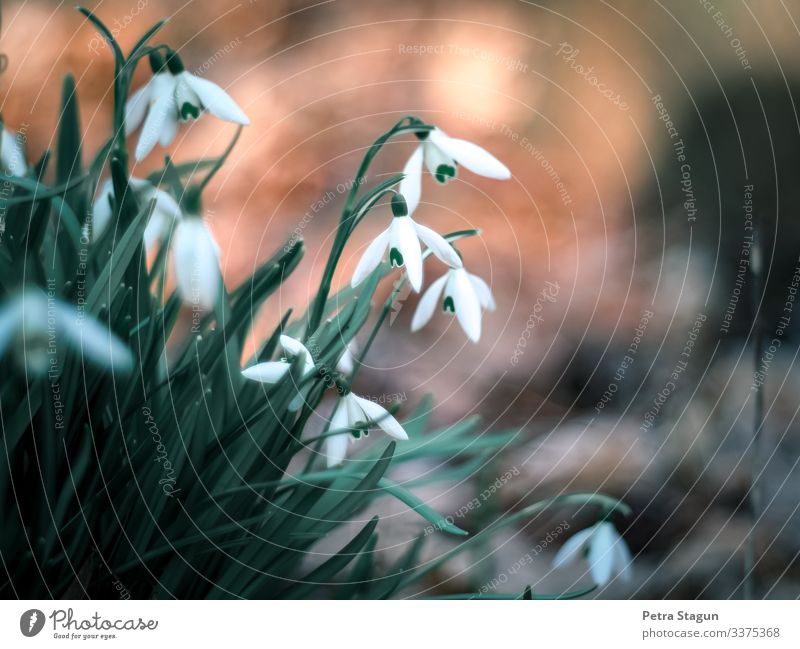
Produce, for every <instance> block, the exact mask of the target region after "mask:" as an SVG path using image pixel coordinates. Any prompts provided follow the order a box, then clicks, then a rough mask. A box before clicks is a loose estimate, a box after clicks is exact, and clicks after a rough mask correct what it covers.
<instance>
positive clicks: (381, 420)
mask: <svg viewBox="0 0 800 649" xmlns="http://www.w3.org/2000/svg"><path fill="white" fill-rule="evenodd" d="M365 426H378V427H379V428H380V429H381V430H383V432H385V433H386V434H387V435H389V437H393V438H394V439H398V440H401V441H405V440H407V439H408V433H406V431H405V430H404V429H403V427H402V426H401V425H400V423H399V422H398V421H397V420H396V419H395V418H394V417H393V416H392V415H391V414H390V413H389V411H388V410H386V409H385V408H384V407H383V406H381V405H379V404H377V403H375V402H374V401H370V400H369V399H365V398H364V397H359V396H358V395H356V394H353V393H352V392H348V393H347V394H346V395H344V396H343V397H342V398H341V399H339V403H337V404H336V408H335V409H334V411H333V415H332V416H331V428H332V429H333V430H334V431H336V430H347V429H349V430H350V432H346V433H341V434H339V435H331V436H330V437H328V438H327V440H326V442H325V457H326V461H327V464H328V467H329V468H330V467H334V466H336V465H338V464H341V463H342V461H343V460H344V458H345V456H346V455H347V447H348V445H349V444H350V443H351V442H353V440H354V439H355V437H356V436H360V431H361V430H362V429H363V428H364V427H365Z"/></svg>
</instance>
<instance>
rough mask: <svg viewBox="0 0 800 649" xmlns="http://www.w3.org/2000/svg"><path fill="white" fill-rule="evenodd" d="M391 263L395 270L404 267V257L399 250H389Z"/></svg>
mask: <svg viewBox="0 0 800 649" xmlns="http://www.w3.org/2000/svg"><path fill="white" fill-rule="evenodd" d="M389 261H390V262H391V264H392V266H394V267H395V268H399V267H400V266H402V265H403V255H401V254H400V251H399V250H398V249H397V248H391V249H390V250H389Z"/></svg>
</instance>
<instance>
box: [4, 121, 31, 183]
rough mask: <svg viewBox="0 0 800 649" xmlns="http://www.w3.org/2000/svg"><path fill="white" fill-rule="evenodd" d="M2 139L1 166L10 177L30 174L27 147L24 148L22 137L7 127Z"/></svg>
mask: <svg viewBox="0 0 800 649" xmlns="http://www.w3.org/2000/svg"><path fill="white" fill-rule="evenodd" d="M1 137H2V141H0V166H2V169H3V171H4V172H5V173H7V174H8V175H9V176H24V175H25V174H26V173H28V164H27V162H25V147H23V146H22V142H21V141H20V137H19V136H18V135H14V134H13V133H12V132H11V131H9V130H8V129H7V128H5V127H4V128H3V133H2V136H1Z"/></svg>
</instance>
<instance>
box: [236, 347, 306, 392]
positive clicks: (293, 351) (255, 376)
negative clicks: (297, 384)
mask: <svg viewBox="0 0 800 649" xmlns="http://www.w3.org/2000/svg"><path fill="white" fill-rule="evenodd" d="M280 342H281V347H283V349H284V351H285V352H286V357H285V358H282V359H281V360H279V361H269V362H266V363H258V364H256V365H253V366H252V367H248V368H245V369H244V370H242V375H243V376H244V377H245V378H246V379H251V380H253V381H258V382H259V383H266V384H268V385H272V384H274V383H277V382H278V381H280V380H281V379H282V378H283V377H284V376H286V373H287V372H288V371H289V367H290V366H291V359H293V358H296V357H297V356H301V355H302V356H303V358H304V360H303V376H304V377H305V376H308V375H309V374H311V373H312V372H313V371H314V359H313V358H312V357H311V352H309V351H308V349H306V347H305V345H303V343H301V342H300V341H299V340H295V339H294V338H291V337H290V336H285V335H284V336H281V338H280Z"/></svg>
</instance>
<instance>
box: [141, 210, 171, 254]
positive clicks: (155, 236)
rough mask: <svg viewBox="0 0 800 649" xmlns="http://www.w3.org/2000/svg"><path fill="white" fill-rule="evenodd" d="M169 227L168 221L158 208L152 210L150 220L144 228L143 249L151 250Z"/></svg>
mask: <svg viewBox="0 0 800 649" xmlns="http://www.w3.org/2000/svg"><path fill="white" fill-rule="evenodd" d="M168 227H169V221H168V220H167V218H166V217H165V216H164V214H163V213H162V212H159V211H158V210H155V211H153V214H152V215H151V216H150V220H149V221H148V222H147V227H145V229H144V247H145V250H148V251H150V250H152V249H153V247H154V246H155V245H156V244H157V243H158V242H159V241H161V239H162V238H163V237H164V236H165V233H166V231H167V229H168Z"/></svg>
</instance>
